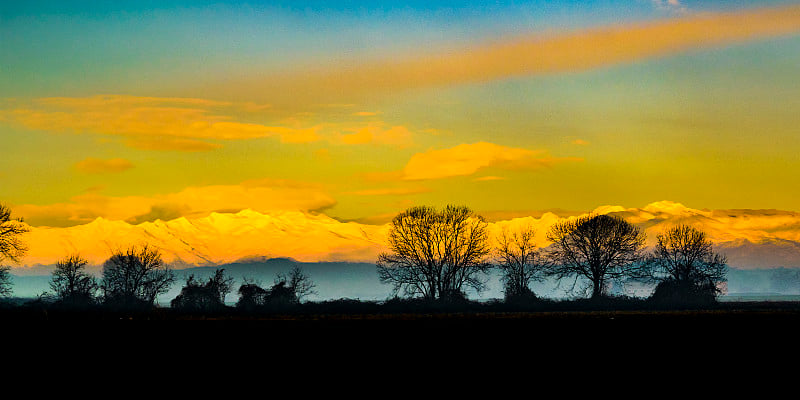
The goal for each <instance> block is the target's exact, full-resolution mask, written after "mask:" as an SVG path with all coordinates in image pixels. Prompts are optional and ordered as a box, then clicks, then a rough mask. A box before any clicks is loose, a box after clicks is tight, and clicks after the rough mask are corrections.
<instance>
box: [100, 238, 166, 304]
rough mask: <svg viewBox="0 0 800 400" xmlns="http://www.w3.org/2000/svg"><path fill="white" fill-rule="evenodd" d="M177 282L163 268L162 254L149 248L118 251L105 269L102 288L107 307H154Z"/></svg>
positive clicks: (105, 265) (106, 264)
mask: <svg viewBox="0 0 800 400" xmlns="http://www.w3.org/2000/svg"><path fill="white" fill-rule="evenodd" d="M174 280H175V276H174V274H173V273H172V271H171V270H170V269H169V268H167V267H164V265H163V262H162V260H161V253H160V252H159V251H158V249H155V248H151V247H149V246H148V245H146V244H145V245H143V246H141V247H137V246H132V247H130V248H128V249H126V250H124V251H123V250H117V251H116V252H115V253H114V254H113V255H112V256H111V258H109V259H108V261H106V262H105V264H104V266H103V279H102V283H101V285H100V288H101V290H102V291H103V297H104V298H105V301H106V302H107V303H111V304H117V305H125V306H130V305H152V304H153V303H154V302H155V299H156V297H157V296H158V295H159V294H162V293H166V292H167V291H168V290H169V287H170V285H172V283H173V282H174Z"/></svg>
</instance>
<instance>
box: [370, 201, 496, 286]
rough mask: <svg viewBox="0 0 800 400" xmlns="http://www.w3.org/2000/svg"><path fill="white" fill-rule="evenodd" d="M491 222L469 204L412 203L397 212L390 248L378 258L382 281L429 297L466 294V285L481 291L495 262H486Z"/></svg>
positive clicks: (390, 235)
mask: <svg viewBox="0 0 800 400" xmlns="http://www.w3.org/2000/svg"><path fill="white" fill-rule="evenodd" d="M486 227H487V224H486V221H484V219H483V217H481V216H479V215H476V214H475V213H473V212H472V210H470V209H469V208H467V207H463V206H452V205H450V206H447V207H445V208H444V209H443V210H442V211H438V210H436V209H435V208H433V207H424V206H422V207H413V208H410V209H408V210H406V211H404V212H402V213H400V214H399V215H397V216H396V217H395V218H394V219H393V220H392V223H391V227H390V231H389V250H390V251H391V253H383V254H381V255H380V256H379V258H378V263H377V267H378V275H379V277H380V281H381V282H382V283H386V284H391V285H392V286H393V290H394V293H395V294H398V293H400V292H403V293H404V294H405V295H407V296H421V297H423V298H425V299H428V300H443V299H444V300H453V299H459V298H463V297H464V289H465V287H471V288H473V289H475V290H478V291H480V290H482V289H483V288H484V286H485V282H484V281H483V280H481V275H483V274H485V273H487V272H488V271H489V269H490V268H491V264H489V263H487V262H486V261H485V259H484V258H485V257H486V256H487V255H488V254H489V252H490V249H489V246H488V244H487V231H486Z"/></svg>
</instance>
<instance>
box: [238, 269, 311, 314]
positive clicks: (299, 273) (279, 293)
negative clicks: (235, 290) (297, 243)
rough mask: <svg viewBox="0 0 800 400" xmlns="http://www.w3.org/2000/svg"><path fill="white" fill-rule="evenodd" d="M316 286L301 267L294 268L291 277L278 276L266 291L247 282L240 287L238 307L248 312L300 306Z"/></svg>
mask: <svg viewBox="0 0 800 400" xmlns="http://www.w3.org/2000/svg"><path fill="white" fill-rule="evenodd" d="M314 287H316V285H315V284H314V282H312V281H311V279H310V278H309V276H308V275H306V274H305V273H304V272H303V270H302V269H300V267H298V266H295V267H293V268H292V270H291V272H290V273H289V275H284V274H278V275H277V276H276V278H275V283H274V284H273V285H272V287H270V288H269V289H264V288H262V287H261V286H259V285H258V284H256V283H254V282H245V283H244V284H242V285H241V286H239V301H238V302H237V303H236V307H237V308H240V309H246V310H254V309H269V310H282V309H287V308H292V307H295V306H297V305H299V304H300V302H301V301H302V299H303V298H304V297H306V296H308V295H310V294H314V293H316V292H315V291H314Z"/></svg>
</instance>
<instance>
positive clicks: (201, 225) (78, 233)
mask: <svg viewBox="0 0 800 400" xmlns="http://www.w3.org/2000/svg"><path fill="white" fill-rule="evenodd" d="M592 212H593V213H595V214H610V215H617V216H620V217H623V218H625V219H626V220H628V221H630V222H632V223H634V224H636V225H638V226H639V227H641V228H642V229H644V230H645V232H646V234H647V241H648V245H650V246H652V245H653V244H654V243H655V238H656V235H657V234H659V233H661V232H663V231H664V230H665V229H667V228H669V227H671V226H674V225H676V224H688V225H692V226H694V227H696V228H699V229H701V230H704V231H705V232H707V233H708V235H709V237H710V238H711V240H712V241H713V242H714V243H715V250H716V251H719V252H721V253H724V254H726V255H727V256H728V260H729V263H730V265H731V266H734V267H738V268H762V267H778V266H784V267H800V213H796V212H790V211H780V210H705V209H704V210H698V209H692V208H689V207H686V206H684V205H682V204H680V203H675V202H670V201H661V202H656V203H651V204H649V205H647V206H645V207H643V208H625V207H621V206H602V207H598V208H596V209H595V210H593V211H592ZM576 217H577V216H572V217H566V218H576ZM562 219H563V218H562V217H559V216H557V215H556V214H553V213H544V214H542V215H541V216H540V217H539V218H534V217H524V218H514V219H511V220H506V221H498V222H493V223H490V224H489V234H490V237H492V238H494V237H496V236H497V235H498V234H499V233H500V232H501V231H502V230H503V229H504V228H508V229H511V230H514V229H518V228H520V227H524V226H529V227H531V228H533V229H535V230H536V242H537V244H538V245H539V246H547V245H548V244H549V243H548V242H547V239H546V234H547V231H548V230H549V228H550V226H552V225H553V224H554V223H556V222H557V221H559V220H562ZM388 231H389V225H388V224H384V225H368V224H359V223H355V222H341V221H338V220H336V219H333V218H330V217H328V216H326V215H324V214H313V213H307V212H301V211H272V212H265V213H261V212H257V211H253V210H249V209H248V210H243V211H240V212H238V213H212V214H210V215H208V216H207V217H203V218H193V219H188V218H185V217H181V218H178V219H174V220H170V221H161V220H156V221H154V222H145V223H141V224H138V225H133V224H130V223H127V222H123V221H109V220H106V219H102V218H98V219H96V220H94V221H92V222H91V223H88V224H85V225H78V226H73V227H68V228H48V227H32V228H31V232H30V233H28V234H26V235H25V238H24V240H25V241H26V243H27V244H28V247H29V252H28V254H27V256H26V257H25V258H24V259H23V260H22V263H21V264H22V266H35V265H51V264H54V263H55V262H56V261H57V260H59V259H61V258H63V257H64V256H65V255H67V254H70V253H74V252H77V253H80V254H81V255H83V256H84V257H86V258H87V259H88V260H89V261H90V263H92V264H95V265H97V264H101V263H103V262H104V261H105V260H106V259H108V257H109V256H110V255H111V253H112V251H113V250H115V249H120V248H125V247H127V246H130V245H134V244H143V243H148V244H150V245H152V246H155V247H157V248H159V249H161V251H162V254H163V256H164V260H165V261H166V262H168V263H171V264H172V265H173V266H174V267H177V268H180V267H186V266H204V265H216V264H222V263H230V262H235V261H240V260H245V259H260V258H271V257H289V258H293V259H296V260H298V261H305V262H316V261H352V262H374V261H375V260H376V258H377V255H378V254H379V253H380V252H381V251H384V250H385V249H386V237H387V233H388Z"/></svg>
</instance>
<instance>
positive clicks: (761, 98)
mask: <svg viewBox="0 0 800 400" xmlns="http://www.w3.org/2000/svg"><path fill="white" fill-rule="evenodd" d="M19 3H20V4H11V2H3V3H1V4H0V147H2V148H3V150H4V152H3V153H4V154H3V157H0V182H1V183H0V201H2V202H3V203H7V204H9V205H11V207H12V210H13V211H14V213H15V214H16V215H17V216H22V217H25V218H26V220H27V222H29V223H30V224H32V225H45V226H71V225H78V224H83V223H87V222H89V221H92V220H93V219H95V218H96V217H99V216H102V217H105V218H108V219H118V220H125V221H128V222H135V223H138V222H144V221H151V220H154V219H156V218H161V219H172V218H177V217H179V216H202V215H204V214H207V213H209V212H211V211H239V210H241V209H244V208H252V209H255V210H258V211H268V210H271V209H290V210H321V211H324V213H325V214H327V215H330V216H332V217H335V218H338V219H341V220H357V221H361V222H367V223H382V222H385V221H386V220H388V219H390V218H391V216H392V215H393V214H394V213H396V212H398V211H400V210H402V209H404V208H405V207H408V206H411V205H419V204H429V205H443V204H447V203H459V204H466V205H469V206H471V207H472V208H474V209H476V210H477V211H479V212H482V213H484V214H486V215H489V216H497V217H498V218H499V217H501V216H510V215H520V216H521V215H535V214H536V212H537V210H548V209H561V210H591V209H594V208H595V207H597V206H599V205H606V204H619V205H626V206H643V205H645V204H648V203H651V202H654V201H659V200H672V201H678V202H681V203H683V204H685V205H687V206H690V207H694V208H710V209H728V208H745V209H747V208H749V209H761V208H777V209H784V210H796V211H797V210H800V204H799V201H798V198H800V185H798V183H797V182H798V173H797V171H799V170H800V156H798V155H799V154H800V96H798V93H800V79H798V78H797V75H798V67H800V2H797V1H689V0H680V1H675V0H661V1H658V0H626V1H623V0H619V1H580V2H579V1H517V2H511V4H510V5H502V4H495V3H491V4H485V3H486V2H478V1H460V2H455V1H453V2H450V1H440V2H423V1H419V2H398V1H391V2H377V1H338V2H337V1H313V2H296V1H293V2H274V1H273V2H255V1H252V2H218V1H215V2H203V1H175V2H170V1H114V2H111V1H109V2H98V1H70V2H59V1H29V2H19ZM64 3H67V4H64Z"/></svg>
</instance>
